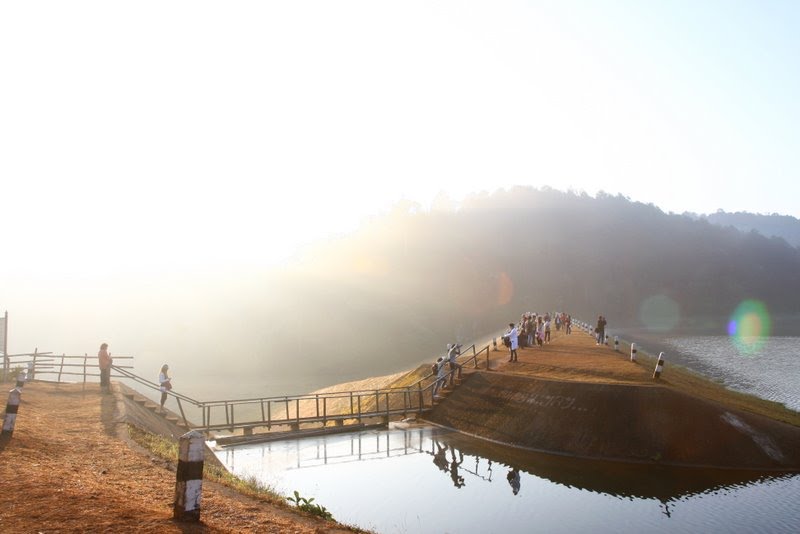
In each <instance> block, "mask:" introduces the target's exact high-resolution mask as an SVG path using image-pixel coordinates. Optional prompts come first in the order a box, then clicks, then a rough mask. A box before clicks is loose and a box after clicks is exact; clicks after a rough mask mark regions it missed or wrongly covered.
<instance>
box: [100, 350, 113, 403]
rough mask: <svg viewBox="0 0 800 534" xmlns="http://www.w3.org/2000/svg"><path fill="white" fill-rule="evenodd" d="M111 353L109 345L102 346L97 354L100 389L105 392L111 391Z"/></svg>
mask: <svg viewBox="0 0 800 534" xmlns="http://www.w3.org/2000/svg"><path fill="white" fill-rule="evenodd" d="M112 363H113V360H112V359H111V353H110V352H108V343H103V344H102V345H100V351H99V352H98V353H97V366H98V367H99V368H100V389H101V390H102V391H104V392H108V391H110V390H111V364H112Z"/></svg>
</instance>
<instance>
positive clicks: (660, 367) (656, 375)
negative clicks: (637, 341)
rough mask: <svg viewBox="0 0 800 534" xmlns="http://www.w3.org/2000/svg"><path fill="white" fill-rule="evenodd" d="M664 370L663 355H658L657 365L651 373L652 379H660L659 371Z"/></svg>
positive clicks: (660, 353)
mask: <svg viewBox="0 0 800 534" xmlns="http://www.w3.org/2000/svg"><path fill="white" fill-rule="evenodd" d="M663 370H664V353H663V352H659V353H658V363H656V370H655V371H654V372H653V378H654V379H656V380H657V379H658V378H660V377H661V371H663Z"/></svg>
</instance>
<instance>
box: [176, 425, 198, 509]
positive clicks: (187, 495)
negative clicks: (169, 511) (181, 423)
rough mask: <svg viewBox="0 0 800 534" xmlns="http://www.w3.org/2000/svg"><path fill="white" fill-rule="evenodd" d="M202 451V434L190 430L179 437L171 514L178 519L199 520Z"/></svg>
mask: <svg viewBox="0 0 800 534" xmlns="http://www.w3.org/2000/svg"><path fill="white" fill-rule="evenodd" d="M204 453H205V439H204V438H203V435H202V434H200V433H199V432H196V431H194V430H192V431H191V432H187V433H186V434H184V435H182V436H181V437H180V440H179V443H178V472H177V475H176V481H175V507H174V509H173V515H172V516H173V517H174V518H175V519H178V520H179V521H200V497H201V496H202V493H203V456H204Z"/></svg>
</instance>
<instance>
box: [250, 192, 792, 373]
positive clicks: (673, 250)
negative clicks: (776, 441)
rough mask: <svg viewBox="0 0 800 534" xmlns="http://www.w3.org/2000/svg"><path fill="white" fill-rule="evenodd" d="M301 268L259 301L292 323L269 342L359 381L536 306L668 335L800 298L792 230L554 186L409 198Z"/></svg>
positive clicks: (278, 324) (776, 309) (268, 325)
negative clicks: (425, 202) (431, 199)
mask: <svg viewBox="0 0 800 534" xmlns="http://www.w3.org/2000/svg"><path fill="white" fill-rule="evenodd" d="M295 267H296V270H293V271H287V272H285V273H284V274H282V275H280V276H278V278H277V279H274V280H271V281H270V282H269V283H268V286H269V289H268V292H267V293H265V294H264V295H263V297H261V298H259V300H258V302H260V304H258V306H260V307H261V308H267V309H265V310H263V311H264V315H263V317H270V318H272V317H279V318H280V319H278V320H276V319H269V320H261V321H259V325H260V329H261V331H263V332H264V343H269V346H270V351H280V350H284V351H290V352H292V351H296V349H295V348H296V347H302V350H301V353H302V354H304V355H305V354H309V355H312V356H308V357H309V358H313V361H311V362H308V364H309V365H314V366H315V367H316V368H318V369H321V370H322V371H323V372H329V371H330V372H333V370H334V369H336V370H342V371H344V372H345V373H351V375H352V376H366V375H368V374H369V373H370V372H374V371H376V370H378V369H381V370H383V371H386V370H387V368H386V366H385V363H386V362H387V361H389V362H392V364H394V363H396V364H397V368H398V369H402V368H403V367H402V366H403V365H406V364H409V363H415V362H416V361H419V360H420V359H421V358H423V357H428V356H430V355H433V354H435V353H437V352H441V351H443V350H444V346H445V344H446V343H447V342H450V341H460V342H470V341H473V340H476V339H480V338H482V337H483V336H486V335H487V334H490V333H495V332H497V331H499V330H500V329H502V328H503V326H504V325H507V324H508V323H509V322H511V321H516V320H517V319H518V318H519V315H520V313H521V312H523V311H544V310H563V311H567V312H569V313H572V314H573V315H574V316H577V317H581V318H585V319H587V320H591V319H592V318H594V317H597V315H598V314H603V315H605V316H607V317H608V319H609V324H610V325H611V326H614V327H623V326H625V327H647V328H649V329H651V330H655V331H658V332H665V333H668V332H670V331H675V330H677V329H680V328H683V327H687V326H690V323H696V321H697V318H698V317H703V318H704V321H705V323H704V324H706V325H707V326H708V325H710V326H711V327H712V328H716V329H717V330H719V333H724V328H725V324H726V322H727V318H728V317H730V315H731V314H732V312H733V311H734V309H735V308H736V307H737V305H738V304H739V303H741V302H742V301H744V300H746V299H757V300H760V301H763V302H764V303H765V305H766V307H767V310H768V311H769V313H771V314H772V315H773V316H779V315H781V314H790V313H796V312H797V311H798V308H797V306H798V302H800V250H799V249H797V248H794V247H791V246H789V245H788V244H787V243H786V242H785V241H784V240H782V239H777V238H774V239H769V238H766V237H763V236H761V235H760V234H757V233H742V232H739V231H738V230H736V229H734V228H732V227H720V226H716V225H713V224H711V223H709V222H708V221H706V220H702V219H701V220H696V219H692V218H690V217H688V216H683V215H672V214H666V213H664V212H662V211H661V210H659V209H658V208H656V207H654V206H652V205H645V204H641V203H638V202H631V201H630V200H627V199H626V198H623V197H619V196H616V197H614V196H607V195H602V194H601V195H599V196H598V197H597V198H594V197H590V196H588V195H585V194H572V193H563V192H559V191H554V190H547V189H546V190H536V189H531V188H516V189H513V190H507V191H499V192H496V193H493V194H483V195H477V196H474V197H472V198H469V199H467V200H465V201H464V202H463V203H462V205H461V206H459V207H458V209H455V210H449V211H436V210H434V211H421V210H419V209H416V208H415V207H414V206H411V205H408V206H404V207H402V208H398V209H397V210H396V211H395V212H394V213H392V214H390V215H388V216H385V217H382V218H378V219H376V220H373V221H372V222H371V223H370V224H366V225H364V226H363V228H362V229H361V230H360V231H359V232H357V233H355V234H353V235H350V236H347V237H344V238H341V239H338V240H335V241H330V242H327V243H325V244H321V245H317V246H315V247H314V248H313V249H310V250H307V251H306V254H305V255H304V256H303V257H302V259H300V260H299V263H298V264H297V265H296V266H295ZM254 296H256V297H257V298H258V296H257V295H254ZM297 306H302V310H303V311H302V312H292V313H289V312H287V310H290V309H297ZM244 316H245V317H253V318H254V319H253V320H258V319H257V317H258V316H259V315H258V314H253V313H249V312H248V313H246V314H245V315H244ZM236 321H237V324H241V323H242V316H239V317H237V318H236ZM353 340H356V344H355V345H353ZM305 357H306V356H304V358H305ZM287 362H288V360H287ZM295 364H296V363H292V365H295Z"/></svg>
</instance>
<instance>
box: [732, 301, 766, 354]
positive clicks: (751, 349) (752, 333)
mask: <svg viewBox="0 0 800 534" xmlns="http://www.w3.org/2000/svg"><path fill="white" fill-rule="evenodd" d="M771 329H772V320H771V319H770V317H769V312H768V311H767V306H766V305H765V304H764V303H763V302H761V301H759V300H745V301H743V302H742V303H741V304H739V305H738V306H737V307H736V309H735V310H734V312H733V314H732V315H731V318H730V321H728V335H729V336H730V337H731V341H732V342H733V345H734V346H735V347H736V348H737V349H738V350H739V352H741V353H744V354H755V353H757V352H758V351H760V350H761V349H762V348H763V347H764V344H765V343H766V342H767V338H768V337H769V334H770V331H771Z"/></svg>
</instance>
